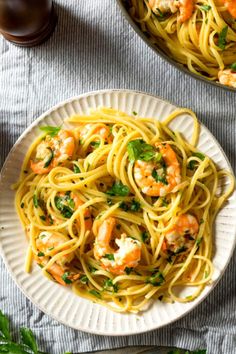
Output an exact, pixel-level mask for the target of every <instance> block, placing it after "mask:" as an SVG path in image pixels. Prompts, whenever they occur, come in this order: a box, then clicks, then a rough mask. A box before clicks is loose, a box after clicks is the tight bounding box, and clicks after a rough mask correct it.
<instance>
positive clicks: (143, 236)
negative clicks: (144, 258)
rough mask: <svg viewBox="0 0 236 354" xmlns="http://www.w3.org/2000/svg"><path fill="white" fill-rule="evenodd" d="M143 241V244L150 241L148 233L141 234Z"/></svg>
mask: <svg viewBox="0 0 236 354" xmlns="http://www.w3.org/2000/svg"><path fill="white" fill-rule="evenodd" d="M141 239H142V242H143V243H145V242H146V241H147V240H148V239H149V234H148V233H147V231H143V232H142V233H141Z"/></svg>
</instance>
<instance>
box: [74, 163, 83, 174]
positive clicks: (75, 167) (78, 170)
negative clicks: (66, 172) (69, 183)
mask: <svg viewBox="0 0 236 354" xmlns="http://www.w3.org/2000/svg"><path fill="white" fill-rule="evenodd" d="M73 171H74V173H80V172H81V171H80V168H79V167H78V166H77V165H75V164H74V165H73Z"/></svg>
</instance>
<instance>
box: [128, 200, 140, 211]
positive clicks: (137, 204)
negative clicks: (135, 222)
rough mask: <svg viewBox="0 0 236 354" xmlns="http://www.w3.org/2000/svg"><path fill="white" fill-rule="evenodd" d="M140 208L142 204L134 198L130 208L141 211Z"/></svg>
mask: <svg viewBox="0 0 236 354" xmlns="http://www.w3.org/2000/svg"><path fill="white" fill-rule="evenodd" d="M140 209H141V204H140V203H139V202H138V201H137V200H135V199H132V202H131V206H130V210H131V211H139V210H140Z"/></svg>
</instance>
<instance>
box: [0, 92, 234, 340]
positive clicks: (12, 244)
mask: <svg viewBox="0 0 236 354" xmlns="http://www.w3.org/2000/svg"><path fill="white" fill-rule="evenodd" d="M98 106H107V107H113V108H116V109H119V110H122V111H125V112H127V113H129V114H132V112H133V111H135V112H137V113H138V115H139V116H149V117H153V118H156V119H160V120H162V119H164V118H165V117H166V116H167V115H169V114H170V113H171V112H172V111H173V110H174V109H176V107H175V106H173V105H172V104H170V103H168V102H166V101H163V100H161V99H160V98H157V97H154V96H151V95H147V94H144V93H139V92H134V91H125V90H108V91H99V92H92V93H88V94H84V95H81V96H79V97H76V98H72V99H69V100H67V101H65V102H63V103H60V104H58V105H57V106H56V107H54V108H52V109H50V110H49V111H47V112H46V113H44V114H43V115H42V116H41V117H39V118H38V119H37V120H36V121H35V122H34V123H33V124H32V125H31V126H30V127H29V128H28V129H27V130H26V131H25V132H24V133H23V134H22V136H21V137H20V138H19V139H18V141H17V142H16V144H15V145H14V147H13V148H12V150H11V152H10V153H9V155H8V157H7V160H6V162H5V164H4V167H3V169H2V176H1V181H0V195H1V198H0V224H1V230H0V250H1V253H2V256H3V259H4V261H5V264H6V266H7V268H8V270H9V272H10V274H11V275H12V277H13V279H14V280H15V282H16V284H17V285H18V286H19V287H20V289H21V290H22V291H23V293H24V294H25V295H26V296H27V297H28V298H29V299H30V300H31V301H32V302H33V303H34V304H35V305H36V306H38V307H39V308H40V309H41V310H42V311H43V312H45V313H47V314H48V315H50V316H52V317H53V318H55V319H56V320H58V321H59V322H62V323H63V324H65V325H68V326H70V327H73V328H75V329H79V330H83V331H86V332H91V333H96V334H103V335H114V336H117V335H128V334H137V333H141V332H146V331H149V330H152V329H155V328H159V327H162V326H165V325H167V324H169V323H171V322H173V321H175V320H177V319H179V318H180V317H182V316H183V315H185V314H186V313H188V312H189V311H190V310H192V309H193V308H194V307H196V306H197V305H198V304H199V303H200V302H201V301H202V300H203V299H204V298H205V297H206V296H207V295H208V294H209V292H210V291H211V290H212V289H213V287H214V285H215V284H216V282H217V281H218V280H219V278H220V277H221V276H222V274H223V272H224V270H225V268H226V266H227V264H228V262H229V260H230V257H231V255H232V252H233V249H234V245H235V234H236V193H235V192H234V194H233V195H232V196H231V197H230V198H229V200H228V203H227V204H226V205H225V206H224V208H223V209H222V210H221V211H220V213H219V214H218V216H217V219H216V224H215V248H216V250H215V254H214V258H213V264H214V267H215V272H214V282H213V284H212V285H211V286H207V287H206V288H205V290H204V291H203V292H202V294H201V296H200V297H199V298H198V299H196V300H195V301H193V302H190V303H186V304H180V303H175V304H164V303H161V302H160V301H156V302H155V303H154V305H153V306H151V307H150V308H149V309H148V310H147V311H146V312H143V313H142V314H141V315H135V314H119V313H114V312H112V311H110V310H108V309H107V308H105V307H102V306H100V305H98V304H95V303H92V302H90V301H88V300H86V299H83V298H80V297H78V296H76V295H75V294H73V293H72V291H71V290H70V288H64V287H62V286H60V285H58V284H56V283H54V282H52V281H49V280H48V279H47V278H45V277H44V276H43V275H42V272H41V271H40V269H39V268H38V267H37V266H35V267H34V269H33V272H32V273H31V274H26V273H25V272H24V260H25V253H26V248H27V241H26V238H25V235H24V231H23V229H22V227H21V224H20V221H19V219H18V216H17V214H16V212H15V208H14V192H13V191H11V189H10V186H11V184H12V183H14V182H16V180H17V178H18V176H19V172H20V168H21V164H22V162H23V159H24V156H25V153H26V151H27V149H28V147H29V145H30V144H31V142H32V141H33V140H34V139H35V137H36V136H38V134H39V133H40V131H39V129H38V127H39V126H41V125H56V126H58V125H61V124H62V123H63V120H64V119H65V118H66V117H69V116H70V115H72V114H75V113H80V114H81V113H83V114H86V113H88V110H89V108H90V107H93V108H95V107H98ZM186 118H187V115H186V114H183V115H181V116H180V117H179V118H178V120H176V121H174V122H173V123H172V128H173V129H175V130H179V131H181V132H182V133H183V134H184V135H185V137H186V138H187V139H188V138H190V136H191V131H192V123H191V119H186ZM65 126H67V127H68V126H69V125H68V124H65ZM198 148H199V149H200V150H201V151H202V152H203V153H205V154H207V155H208V156H210V157H211V158H212V159H213V160H214V161H215V163H217V165H218V166H219V167H220V168H226V169H229V170H231V167H230V164H229V162H228V160H227V158H226V156H225V154H224V152H223V151H222V149H221V147H220V146H219V144H218V143H217V141H216V140H215V138H214V137H213V136H212V135H211V133H210V132H209V131H208V130H207V129H206V127H204V126H201V133H200V140H199V145H198ZM222 293H223V289H222Z"/></svg>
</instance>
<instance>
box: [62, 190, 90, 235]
mask: <svg viewBox="0 0 236 354" xmlns="http://www.w3.org/2000/svg"><path fill="white" fill-rule="evenodd" d="M58 197H59V199H57V202H58V203H57V204H56V206H57V208H58V209H59V210H60V211H61V213H62V214H63V215H64V216H65V217H70V216H71V215H72V213H73V212H74V211H76V209H78V208H79V207H80V206H81V205H83V204H84V203H83V202H82V200H81V199H80V198H79V196H78V194H77V193H76V192H66V193H65V192H60V193H59V194H58ZM84 223H85V229H86V230H91V228H92V217H91V213H90V211H89V209H88V208H86V209H84Z"/></svg>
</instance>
